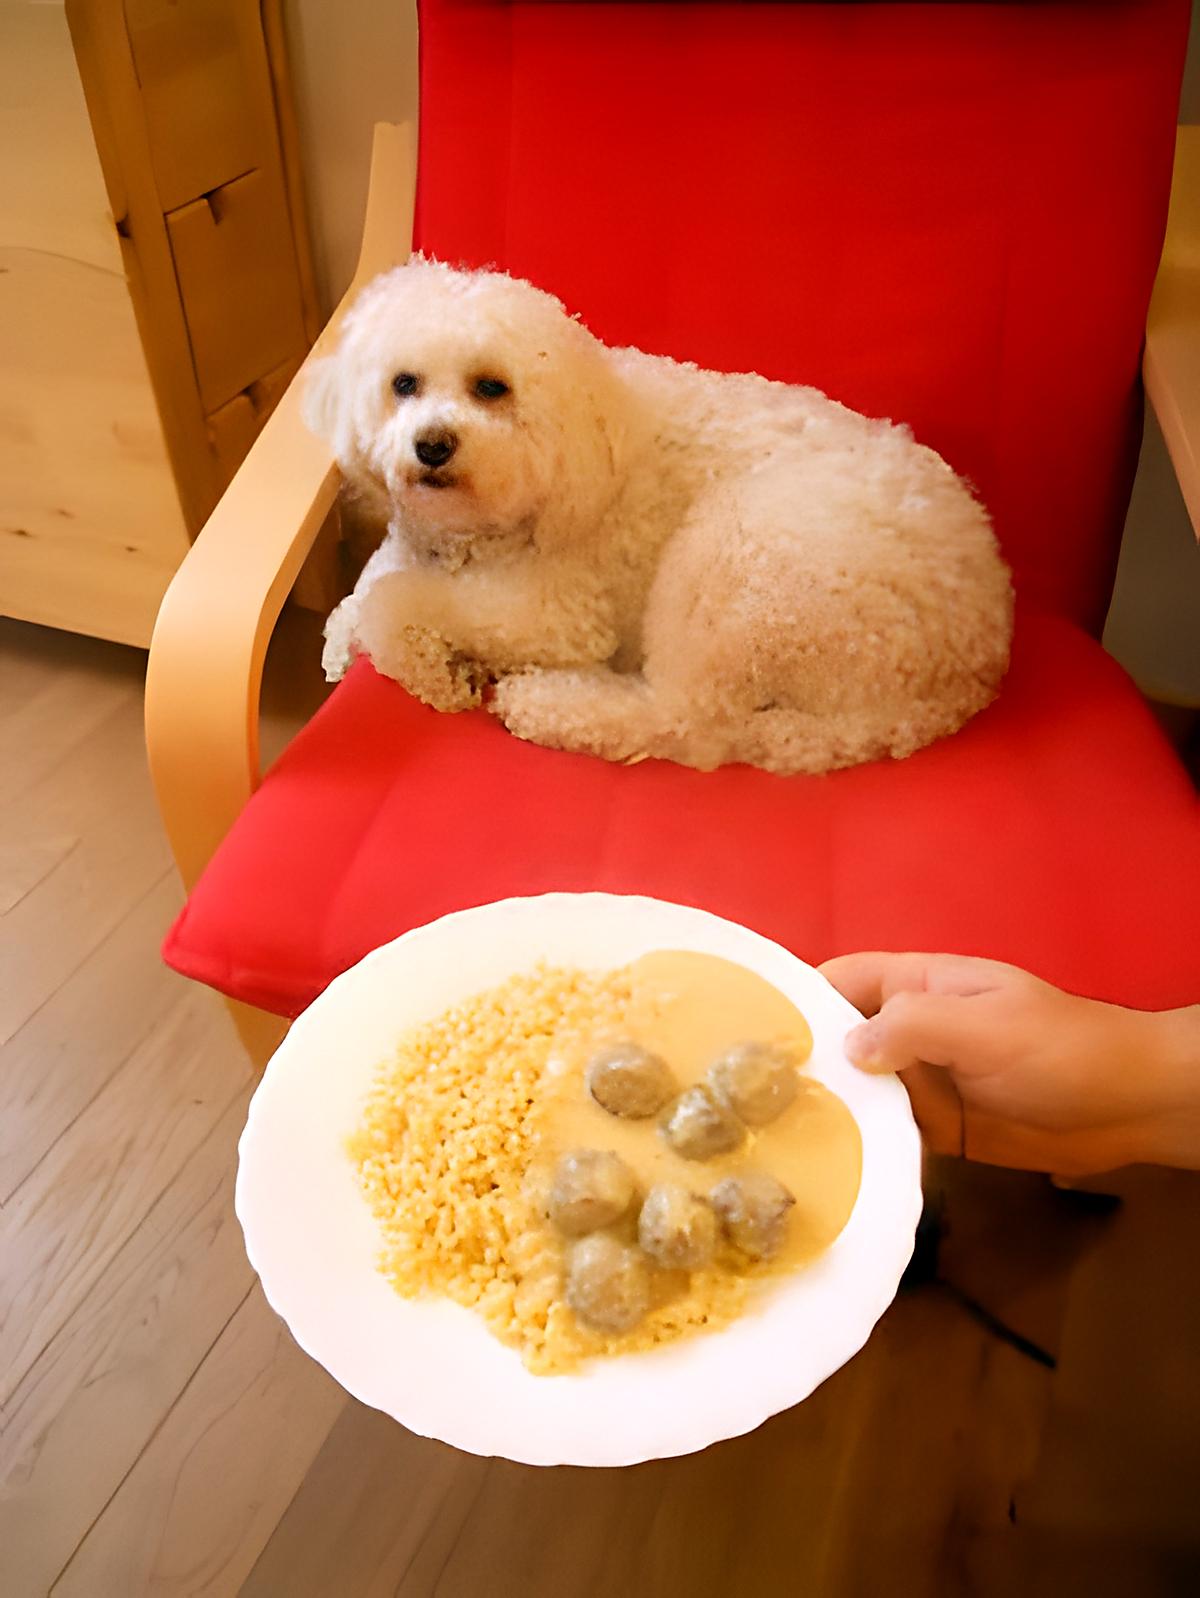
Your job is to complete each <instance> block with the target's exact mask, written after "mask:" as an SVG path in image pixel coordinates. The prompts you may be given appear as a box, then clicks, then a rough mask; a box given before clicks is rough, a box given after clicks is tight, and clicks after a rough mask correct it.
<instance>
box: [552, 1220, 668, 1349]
mask: <svg viewBox="0 0 1200 1598" xmlns="http://www.w3.org/2000/svg"><path fill="white" fill-rule="evenodd" d="M566 1297H567V1303H568V1304H569V1305H570V1306H571V1308H572V1309H573V1310H574V1311H575V1314H576V1315H577V1316H578V1317H579V1319H580V1320H581V1321H582V1322H583V1324H584V1325H585V1326H588V1327H590V1328H591V1330H592V1331H594V1332H607V1333H613V1332H628V1331H630V1330H631V1329H632V1328H633V1327H635V1326H636V1325H637V1323H638V1322H639V1321H640V1320H641V1318H642V1316H643V1315H644V1314H645V1313H646V1311H647V1309H649V1307H650V1268H649V1266H648V1265H647V1264H646V1262H645V1260H644V1259H643V1258H642V1256H641V1255H640V1254H639V1253H638V1251H637V1249H635V1248H626V1247H625V1245H624V1244H623V1243H618V1242H617V1240H616V1238H615V1237H607V1236H605V1235H604V1234H603V1233H597V1234H596V1235H595V1236H594V1237H585V1238H583V1239H582V1241H581V1242H578V1243H576V1244H575V1245H574V1247H573V1248H572V1249H571V1253H570V1256H569V1257H568V1260H567V1293H566Z"/></svg>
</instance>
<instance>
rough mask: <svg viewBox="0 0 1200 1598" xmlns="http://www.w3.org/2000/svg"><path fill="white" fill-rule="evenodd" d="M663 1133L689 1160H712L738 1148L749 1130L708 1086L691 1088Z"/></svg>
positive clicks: (678, 1102) (673, 1110)
mask: <svg viewBox="0 0 1200 1598" xmlns="http://www.w3.org/2000/svg"><path fill="white" fill-rule="evenodd" d="M662 1134H663V1136H664V1137H665V1138H666V1140H667V1142H668V1143H669V1144H670V1145H671V1147H672V1148H673V1149H674V1150H675V1152H676V1154H682V1155H683V1157H684V1159H685V1160H710V1159H712V1157H713V1155H714V1154H728V1153H729V1151H730V1150H731V1149H736V1148H737V1146H738V1144H739V1143H740V1142H741V1141H742V1139H743V1138H744V1137H745V1135H746V1133H745V1130H744V1129H743V1127H742V1124H741V1122H740V1121H739V1120H738V1119H737V1117H736V1116H733V1115H730V1113H729V1111H728V1110H727V1109H726V1108H725V1106H724V1105H723V1104H718V1103H717V1101H716V1099H715V1098H714V1097H713V1095H712V1093H711V1092H710V1091H709V1089H708V1088H706V1087H705V1086H703V1084H701V1086H700V1087H694V1088H689V1089H688V1090H687V1092H686V1093H681V1094H680V1095H679V1097H678V1098H677V1099H676V1100H675V1103H674V1104H673V1105H672V1106H671V1109H670V1113H669V1114H668V1115H667V1117H666V1119H665V1120H664V1121H663V1124H662Z"/></svg>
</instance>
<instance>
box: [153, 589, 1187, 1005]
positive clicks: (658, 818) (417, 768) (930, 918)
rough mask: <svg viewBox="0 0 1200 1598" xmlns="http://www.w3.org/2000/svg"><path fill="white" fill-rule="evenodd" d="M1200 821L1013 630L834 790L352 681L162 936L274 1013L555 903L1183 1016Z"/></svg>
mask: <svg viewBox="0 0 1200 1598" xmlns="http://www.w3.org/2000/svg"><path fill="white" fill-rule="evenodd" d="M1198 883H1200V807H1198V804H1197V800H1196V796H1195V794H1194V792H1193V789H1192V787H1191V784H1190V782H1189V781H1188V778H1187V776H1186V774H1185V773H1184V771H1183V769H1182V767H1181V766H1180V765H1179V763H1178V761H1177V760H1176V759H1175V757H1174V755H1173V753H1172V751H1171V749H1170V747H1169V745H1168V744H1167V743H1166V741H1165V739H1164V738H1163V736H1162V734H1161V733H1160V732H1159V730H1158V727H1157V724H1156V723H1155V721H1154V719H1153V717H1152V716H1151V715H1150V713H1149V712H1148V711H1147V709H1146V708H1145V705H1144V703H1143V702H1142V700H1141V698H1140V696H1139V695H1138V693H1137V691H1136V690H1135V689H1134V687H1133V686H1132V685H1131V683H1130V682H1129V680H1128V679H1127V678H1126V676H1125V675H1124V673H1123V672H1122V671H1121V669H1120V667H1118V666H1117V665H1116V664H1114V662H1113V661H1112V660H1111V659H1109V657H1108V656H1107V655H1105V654H1104V653H1103V652H1102V650H1101V649H1100V648H1099V646H1098V645H1097V644H1095V643H1094V642H1093V641H1092V640H1091V639H1090V638H1088V637H1087V636H1086V635H1084V634H1083V633H1082V632H1081V631H1079V630H1078V629H1077V628H1075V627H1074V626H1073V625H1071V624H1070V623H1068V622H1066V621H1064V620H1061V619H1058V618H1048V617H1040V616H1022V617H1020V618H1019V620H1018V629H1017V642H1016V648H1015V653H1014V659H1013V666H1012V670H1011V672H1010V675H1009V677H1008V679H1007V681H1006V683H1005V685H1004V688H1003V691H1002V693H1001V696H1000V698H999V699H998V700H997V702H996V703H995V704H994V705H993V706H992V707H991V708H989V709H988V710H986V711H984V713H983V714H982V715H980V716H978V717H977V718H976V719H975V720H974V721H972V722H971V723H969V724H968V725H967V727H966V728H964V730H963V731H962V732H960V733H959V734H957V735H956V736H955V737H953V738H949V739H946V740H944V741H943V742H941V743H939V744H935V745H933V746H932V747H930V748H928V749H926V750H923V751H922V752H921V753H919V754H917V755H915V756H913V757H912V758H911V759H909V760H906V761H902V762H899V763H892V762H883V763H879V764H875V765H870V766H861V767H857V768H855V769H853V770H850V771H843V772H838V773H835V774H833V775H832V776H828V777H792V778H782V777H775V776H770V775H768V774H766V773H765V772H760V771H754V770H751V769H749V768H746V767H726V768H724V769H723V770H721V771H719V772H716V773H713V774H709V775H702V774H699V773H696V772H693V771H688V770H685V769H684V768H683V767H679V766H674V765H671V764H668V763H658V762H649V761H648V762H646V763H644V764H642V765H639V766H633V767H618V766H612V765H607V764H605V763H604V762H602V761H599V760H593V759H590V758H588V757H586V756H580V755H567V754H561V753H557V752H554V751H550V750H545V749H540V748H536V747H534V746H532V745H528V744H522V743H520V742H518V740H517V739H515V738H513V737H512V736H511V735H510V734H508V733H507V732H505V731H504V729H503V728H502V727H501V726H500V725H499V724H498V723H497V722H495V721H494V720H492V719H491V718H490V717H488V716H487V715H485V714H483V713H479V714H472V715H465V716H442V715H438V714H437V713H436V712H434V711H431V710H429V709H427V708H426V707H424V706H422V705H420V704H418V703H416V702H415V701H414V700H412V699H410V698H409V697H408V696H407V695H406V694H405V693H404V691H403V690H402V689H401V688H399V687H398V686H397V685H396V684H395V683H393V682H391V681H389V680H387V679H385V678H382V677H380V676H378V675H377V674H376V673H375V672H374V671H373V670H372V669H371V667H370V666H369V665H367V664H366V663H365V662H360V663H359V664H358V665H356V666H355V667H354V668H353V670H352V671H351V673H350V675H349V676H348V677H347V679H346V681H345V682H344V683H343V684H342V685H341V687H340V688H339V689H338V690H337V691H336V692H335V693H334V695H333V696H332V698H331V699H330V700H329V701H328V702H327V704H326V705H325V707H324V708H323V709H322V710H321V712H320V713H319V714H318V715H317V716H316V717H315V719H314V720H313V721H312V722H311V723H310V724H309V725H308V726H307V727H306V728H305V729H304V730H303V731H302V732H301V733H300V735H299V736H298V737H297V738H296V740H295V741H294V742H293V743H292V745H291V746H290V747H289V748H288V749H287V750H286V752H285V753H284V755H283V756H282V757H281V759H280V760H279V761H278V763H277V764H276V765H275V766H274V767H273V768H272V770H271V771H270V772H269V773H268V774H267V777H266V779H265V781H264V782H263V785H262V787H261V789H260V790H259V792H258V793H257V794H256V796H255V797H254V799H253V800H252V801H251V803H250V804H249V806H248V807H247V809H246V810H245V812H244V813H243V815H242V816H241V818H240V820H239V821H238V823H237V825H236V826H235V827H234V829H233V831H232V833H231V834H230V835H229V837H228V839H227V840H226V842H225V843H224V845H223V846H222V848H221V850H220V851H219V853H218V854H217V856H216V858H215V859H214V861H213V862H212V864H211V865H210V867H209V869H208V871H207V872H206V874H205V875H204V877H203V879H202V881H201V882H200V884H199V886H198V887H197V889H196V891H195V892H194V893H193V895H192V897H191V899H190V901H189V903H188V905H187V908H186V909H185V910H184V912H183V914H182V915H181V916H180V918H179V920H178V922H177V923H176V925H175V927H174V929H173V930H172V932H171V934H170V936H169V938H168V940H167V945H166V955H167V959H168V960H169V961H170V963H171V964H172V965H173V966H175V967H176V969H177V970H179V971H182V972H184V973H185V974H187V975H188V976H193V977H198V978H200V979H201V980H202V981H205V982H209V983H212V984H213V985H214V986H215V987H218V988H220V989H222V990H223V991H224V992H226V993H229V994H232V995H234V996H235V997H237V998H240V999H244V1000H247V1001H249V1002H250V1003H252V1004H256V1005H259V1006H261V1007H263V1008H265V1009H269V1010H275V1011H278V1012H280V1013H281V1014H285V1015H296V1014H298V1013H299V1012H300V1011H301V1010H302V1009H303V1008H304V1007H305V1006H306V1005H307V1004H308V1003H309V1002H310V1001H311V1000H312V999H313V998H315V996H316V995H317V994H318V993H320V991H321V989H322V988H323V987H324V986H325V985H326V983H328V982H329V981H330V980H331V979H332V978H333V977H334V976H335V975H336V974H337V973H338V972H339V971H341V970H344V969H345V968H346V967H347V966H349V965H351V964H353V962H354V961H356V960H357V959H359V958H360V956H362V955H363V954H365V953H366V952H367V951H368V950H369V949H372V948H374V947H375V946H376V945H377V944H379V943H382V942H384V941H386V940H387V939H389V938H392V937H395V936H396V935H397V934H399V933H401V932H403V931H404V930H406V929H407V928H409V927H412V926H416V925H419V924H420V923H423V922H425V921H428V920H431V919H432V918H434V917H436V916H439V915H441V914H443V913H444V912H446V911H449V910H455V909H460V908H462V907H464V906H468V905H473V904H479V903H482V902H484V901H486V900H490V899H497V898H503V897H506V896H507V895H510V894H536V893H543V892H546V891H550V890H554V889H592V888H598V889H605V890H608V891H610V892H615V893H648V894H655V895H658V896H660V897H662V898H666V899H675V900H679V901H682V902H684V903H687V904H696V905H700V906H702V907H703V908H705V909H709V910H714V911H717V912H718V913H720V914H722V915H726V916H730V917H733V918H734V919H736V920H738V921H742V922H744V923H746V924H747V925H748V926H751V927H754V928H756V929H757V930H758V931H760V932H763V933H765V934H767V935H768V936H769V937H772V938H776V939H778V940H779V941H780V942H781V943H784V944H786V945H787V946H788V947H789V948H791V949H794V950H795V951H796V952H797V953H798V954H800V955H801V956H803V957H804V958H805V959H808V960H812V961H818V960H821V959H824V958H825V957H827V956H829V955H832V954H835V953H841V952H843V951H845V950H850V949H860V948H922V947H924V948H930V949H937V948H941V949H952V950H956V951H960V952H964V953H976V954H986V955H993V956H996V957H998V958H1001V959H1006V960H1013V961H1016V962H1018V963H1019V964H1021V965H1024V966H1027V967H1029V968H1030V969H1032V970H1034V971H1037V972H1039V973H1040V974H1041V975H1043V976H1046V977H1048V978H1050V979H1052V980H1053V981H1056V982H1059V983H1061V984H1064V985H1066V986H1067V987H1071V988H1075V989H1078V990H1081V991H1086V992H1091V993H1094V994H1097V995H1100V996H1103V997H1107V998H1111V999H1114V1000H1120V1001H1123V1002H1126V1003H1129V1004H1134V1005H1140V1006H1146V1007H1155V1006H1160V1005H1170V1004H1183V1003H1187V1002H1194V1001H1195V999H1196V997H1197V978H1198V975H1200V967H1198V951H1200V894H1197V891H1196V889H1197V884H1198Z"/></svg>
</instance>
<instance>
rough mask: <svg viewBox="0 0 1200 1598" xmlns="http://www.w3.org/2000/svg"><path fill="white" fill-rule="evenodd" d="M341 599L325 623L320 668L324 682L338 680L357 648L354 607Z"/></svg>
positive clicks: (343, 674) (348, 667) (353, 657)
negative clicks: (323, 674) (323, 675)
mask: <svg viewBox="0 0 1200 1598" xmlns="http://www.w3.org/2000/svg"><path fill="white" fill-rule="evenodd" d="M352 598H353V596H351V599H343V601H342V603H341V604H340V605H339V606H338V607H337V609H336V610H335V611H333V612H332V614H331V615H330V617H329V619H328V621H327V622H326V623H325V645H324V648H323V649H322V651H321V670H322V671H323V672H324V673H325V680H326V682H340V681H341V680H342V678H343V677H344V676H345V675H346V673H347V672H348V671H349V670H350V667H351V666H352V665H353V664H354V659H355V656H356V655H357V654H358V649H357V646H356V643H355V638H354V617H355V607H354V605H353V604H352Z"/></svg>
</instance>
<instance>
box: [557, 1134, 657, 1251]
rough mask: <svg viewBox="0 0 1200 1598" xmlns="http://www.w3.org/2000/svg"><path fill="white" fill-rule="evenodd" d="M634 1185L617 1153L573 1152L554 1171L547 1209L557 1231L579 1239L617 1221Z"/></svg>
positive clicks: (577, 1150)
mask: <svg viewBox="0 0 1200 1598" xmlns="http://www.w3.org/2000/svg"><path fill="white" fill-rule="evenodd" d="M634 1186H635V1184H634V1179H633V1172H632V1171H631V1170H630V1169H629V1167H628V1166H627V1165H626V1164H625V1161H624V1160H623V1159H622V1158H621V1157H620V1155H619V1154H607V1153H604V1152H602V1151H601V1150H600V1149H576V1150H575V1151H574V1152H573V1153H571V1154H564V1155H563V1157H562V1159H561V1160H559V1162H558V1165H557V1166H556V1168H555V1171H554V1180H553V1181H552V1182H551V1184H550V1195H549V1198H548V1199H547V1202H546V1210H547V1213H548V1214H549V1216H550V1219H551V1220H552V1221H553V1222H554V1224H555V1226H557V1227H558V1229H559V1231H560V1232H565V1233H566V1235H567V1236H568V1237H580V1236H582V1234H583V1233H584V1232H594V1231H595V1230H596V1229H597V1227H601V1226H611V1225H612V1223H613V1222H614V1221H619V1220H620V1218H621V1216H622V1215H624V1214H625V1212H626V1210H627V1209H628V1208H629V1206H630V1205H631V1204H632V1203H633V1193H634Z"/></svg>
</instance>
